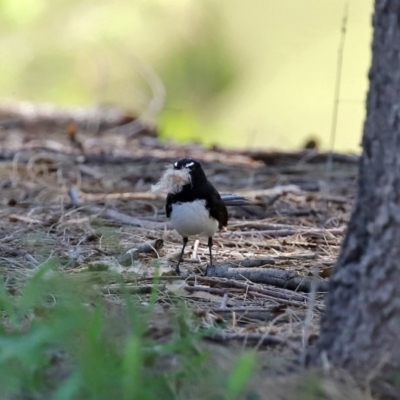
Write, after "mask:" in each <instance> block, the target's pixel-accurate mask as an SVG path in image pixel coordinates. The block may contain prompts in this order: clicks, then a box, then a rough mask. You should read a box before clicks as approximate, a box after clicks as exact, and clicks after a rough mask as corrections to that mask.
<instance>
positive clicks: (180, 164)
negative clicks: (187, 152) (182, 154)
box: [174, 158, 207, 184]
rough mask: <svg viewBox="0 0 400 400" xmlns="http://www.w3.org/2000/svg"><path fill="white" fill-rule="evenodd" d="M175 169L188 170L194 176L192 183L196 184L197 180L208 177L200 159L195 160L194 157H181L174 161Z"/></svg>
mask: <svg viewBox="0 0 400 400" xmlns="http://www.w3.org/2000/svg"><path fill="white" fill-rule="evenodd" d="M174 169H175V170H182V169H186V170H188V171H189V173H190V176H191V178H192V183H194V184H196V182H197V181H203V180H204V179H207V178H206V175H205V173H204V171H203V168H202V167H201V164H200V163H199V162H198V161H196V160H193V158H181V159H180V160H178V161H177V162H175V163H174Z"/></svg>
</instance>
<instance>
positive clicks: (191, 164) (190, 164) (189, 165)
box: [185, 161, 194, 168]
mask: <svg viewBox="0 0 400 400" xmlns="http://www.w3.org/2000/svg"><path fill="white" fill-rule="evenodd" d="M193 165H194V162H193V161H192V162H190V163H187V164H185V167H186V168H187V167H191V166H193Z"/></svg>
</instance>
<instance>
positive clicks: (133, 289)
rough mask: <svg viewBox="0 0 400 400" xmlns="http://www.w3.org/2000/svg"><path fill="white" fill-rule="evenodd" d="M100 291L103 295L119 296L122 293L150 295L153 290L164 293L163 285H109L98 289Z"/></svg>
mask: <svg viewBox="0 0 400 400" xmlns="http://www.w3.org/2000/svg"><path fill="white" fill-rule="evenodd" d="M100 290H101V292H102V293H104V294H120V293H121V292H123V291H127V292H128V293H131V294H150V293H152V292H153V290H157V291H159V292H163V291H165V285H141V286H134V285H125V286H121V285H119V284H111V285H107V286H102V287H100Z"/></svg>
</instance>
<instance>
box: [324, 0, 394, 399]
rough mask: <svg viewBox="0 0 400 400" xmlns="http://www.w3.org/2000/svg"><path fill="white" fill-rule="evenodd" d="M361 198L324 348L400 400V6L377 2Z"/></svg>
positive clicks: (338, 272) (330, 300)
mask: <svg viewBox="0 0 400 400" xmlns="http://www.w3.org/2000/svg"><path fill="white" fill-rule="evenodd" d="M373 26H374V37H373V44H372V51H373V56H372V66H371V70H370V74H369V79H370V89H369V93H368V98H367V118H366V121H365V125H364V136H363V142H362V146H363V154H362V158H361V160H360V167H359V182H358V195H357V200H356V204H355V208H354V210H353V214H352V216H351V219H350V222H349V226H348V231H347V234H346V237H345V239H344V241H343V244H342V249H341V253H340V256H339V258H338V261H337V265H336V268H335V271H334V274H333V276H332V279H331V283H330V290H329V294H328V296H327V301H326V312H325V315H324V317H323V319H322V322H321V336H320V340H319V342H318V344H317V349H318V353H319V355H321V354H322V353H325V355H326V356H327V357H328V360H329V361H330V362H331V363H332V364H333V365H335V366H339V367H343V368H345V369H346V370H347V371H349V372H350V373H351V374H353V375H354V376H355V377H356V378H357V379H358V380H359V382H361V383H364V384H367V385H369V384H371V383H372V385H373V388H374V389H375V390H377V391H378V392H379V393H380V394H384V395H386V396H388V397H387V398H396V399H398V398H400V1H399V0H375V13H374V17H373Z"/></svg>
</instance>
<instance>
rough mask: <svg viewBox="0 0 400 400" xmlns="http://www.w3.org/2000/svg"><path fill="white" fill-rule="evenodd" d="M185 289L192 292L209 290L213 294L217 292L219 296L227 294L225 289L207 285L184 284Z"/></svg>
mask: <svg viewBox="0 0 400 400" xmlns="http://www.w3.org/2000/svg"><path fill="white" fill-rule="evenodd" d="M184 289H185V290H186V291H188V292H190V293H193V292H207V293H211V294H217V295H218V296H224V295H225V294H226V290H225V289H218V288H211V287H207V286H184Z"/></svg>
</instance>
